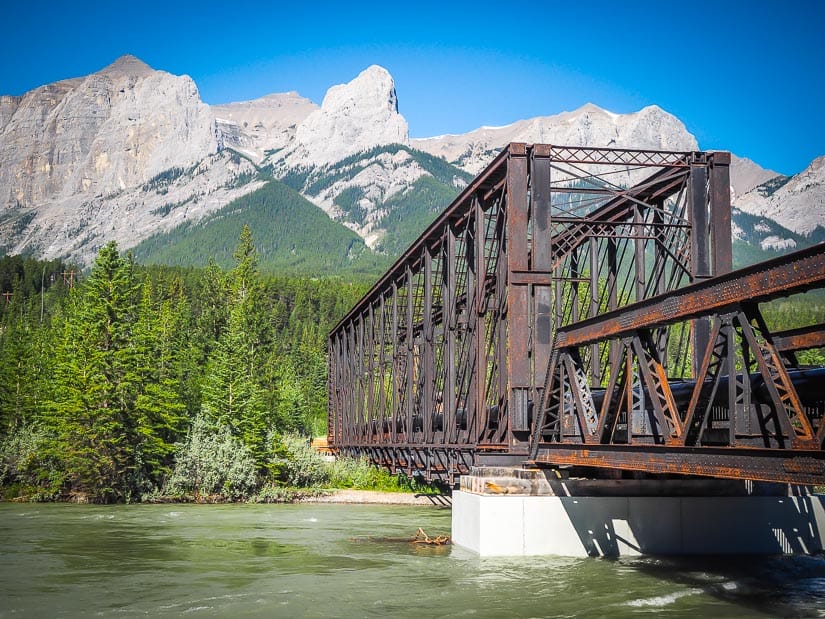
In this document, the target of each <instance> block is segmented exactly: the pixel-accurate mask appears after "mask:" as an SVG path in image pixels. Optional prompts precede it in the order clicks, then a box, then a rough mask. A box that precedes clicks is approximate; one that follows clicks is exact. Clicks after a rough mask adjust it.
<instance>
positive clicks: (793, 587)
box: [609, 555, 825, 617]
mask: <svg viewBox="0 0 825 619" xmlns="http://www.w3.org/2000/svg"><path fill="white" fill-rule="evenodd" d="M609 560H616V559H609ZM621 562H622V564H623V565H627V566H628V567H631V568H632V569H634V570H635V571H638V572H639V573H641V574H645V575H648V576H650V577H653V578H656V579H660V580H663V581H668V582H670V583H675V584H678V585H680V586H682V587H687V588H688V591H690V592H695V593H702V594H704V595H708V596H711V597H713V598H716V599H718V600H719V601H721V602H725V603H728V604H732V605H736V606H739V607H741V608H742V609H743V615H745V614H750V613H751V612H752V613H754V614H759V615H762V616H765V615H767V616H773V617H821V616H823V613H824V612H825V557H823V556H822V555H819V556H801V555H784V556H783V555H779V556H753V555H724V556H692V557H634V558H624V559H621ZM745 610H747V611H750V612H748V613H746V612H744V611H745Z"/></svg>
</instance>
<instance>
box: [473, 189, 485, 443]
mask: <svg viewBox="0 0 825 619" xmlns="http://www.w3.org/2000/svg"><path fill="white" fill-rule="evenodd" d="M474 210H475V234H474V238H473V242H474V243H475V248H474V250H473V255H474V259H475V265H474V269H473V275H474V276H475V284H474V290H475V298H474V299H473V313H474V314H475V325H474V326H475V328H474V330H473V347H474V351H475V373H474V378H475V381H474V383H473V386H474V387H475V394H474V398H475V402H474V403H475V410H474V414H473V434H472V435H471V437H470V440H471V441H472V442H473V443H476V442H478V441H479V440H480V438H481V434H482V431H483V430H484V427H483V423H484V421H485V420H486V418H487V410H486V409H487V318H486V305H487V302H486V299H485V282H486V279H487V258H486V256H485V245H486V239H487V226H486V222H485V215H484V206H483V205H482V203H481V200H479V199H478V198H476V200H475V205H474Z"/></svg>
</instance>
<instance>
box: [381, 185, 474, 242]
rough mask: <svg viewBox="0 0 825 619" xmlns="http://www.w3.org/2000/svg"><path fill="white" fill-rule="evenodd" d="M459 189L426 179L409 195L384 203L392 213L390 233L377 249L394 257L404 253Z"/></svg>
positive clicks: (387, 222)
mask: <svg viewBox="0 0 825 619" xmlns="http://www.w3.org/2000/svg"><path fill="white" fill-rule="evenodd" d="M456 195H458V189H457V188H455V187H452V186H448V185H445V184H444V183H442V182H439V181H438V180H437V179H435V178H433V177H432V176H422V177H421V178H419V179H418V180H417V181H415V183H413V186H412V188H411V189H410V191H408V192H404V193H403V194H399V195H395V196H393V197H392V198H390V199H389V200H388V201H387V202H385V203H384V205H383V208H386V209H388V210H389V215H387V217H386V218H385V219H384V222H383V225H384V227H385V228H386V230H387V233H386V235H385V236H384V237H382V239H381V241H380V243H379V245H378V247H377V249H378V250H380V251H383V252H385V253H387V254H389V255H391V256H397V255H399V254H400V253H401V252H403V251H404V250H405V249H406V248H407V247H408V246H409V245H410V244H412V242H413V241H415V239H417V238H418V237H419V236H420V235H421V233H422V232H423V231H424V229H425V228H426V227H427V226H428V225H429V224H430V223H432V221H433V220H434V219H435V218H436V217H437V216H438V215H439V213H441V211H443V210H444V208H446V207H447V205H449V204H450V202H452V201H453V199H454V198H455V197H456Z"/></svg>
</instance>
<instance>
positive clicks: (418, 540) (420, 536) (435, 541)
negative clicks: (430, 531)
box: [410, 527, 450, 546]
mask: <svg viewBox="0 0 825 619" xmlns="http://www.w3.org/2000/svg"><path fill="white" fill-rule="evenodd" d="M410 541H411V542H412V543H413V544H427V545H429V546H445V545H446V544H449V543H450V538H449V537H447V536H446V535H436V536H435V537H430V536H429V535H427V534H426V533H424V529H422V528H421V527H418V532H417V533H416V534H415V537H413V538H412V539H411V540H410Z"/></svg>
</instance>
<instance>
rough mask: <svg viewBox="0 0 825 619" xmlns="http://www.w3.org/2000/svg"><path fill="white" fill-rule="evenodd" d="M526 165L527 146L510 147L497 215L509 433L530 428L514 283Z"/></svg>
mask: <svg viewBox="0 0 825 619" xmlns="http://www.w3.org/2000/svg"><path fill="white" fill-rule="evenodd" d="M527 163H528V161H527V145H526V144H510V156H509V158H508V161H507V202H506V205H505V207H504V209H502V211H501V212H500V214H499V216H500V217H504V218H505V222H506V226H505V229H504V230H503V231H502V235H503V236H504V237H505V238H504V239H502V242H503V244H506V245H505V246H506V255H505V256H503V258H504V259H506V275H505V277H506V281H505V282H499V289H500V290H502V291H504V290H506V295H507V322H508V323H509V325H507V324H506V323H504V321H502V327H505V326H506V327H507V329H506V331H505V332H504V333H506V341H505V339H504V338H500V339H499V343H498V344H499V346H500V347H502V349H503V354H502V355H501V357H503V358H504V359H506V364H504V363H500V364H499V373H500V374H499V376H500V377H501V378H506V381H503V382H504V385H505V386H504V390H505V391H506V393H504V394H503V395H504V397H505V398H506V400H507V402H506V405H507V412H508V416H509V420H508V422H509V423H508V425H509V427H510V429H511V430H513V429H516V430H528V429H529V428H530V426H529V423H528V421H527V408H528V404H527V401H528V398H529V393H530V388H531V387H532V385H533V380H532V373H531V372H530V353H529V349H528V344H529V338H530V332H529V325H528V317H529V315H530V308H529V300H530V299H529V288H528V284H527V282H525V281H519V283H516V280H517V279H518V275H519V274H526V273H527V271H528V268H529V262H528V255H527V253H528V248H527V228H528V207H527ZM505 209H506V210H505ZM502 266H505V265H502ZM499 320H501V318H500V319H499ZM502 330H503V329H502ZM504 333H502V335H503V334H504ZM503 372H506V373H507V374H506V377H505V376H502V375H501V373H503ZM502 422H503V420H502ZM508 442H509V443H510V444H515V443H516V442H518V441H517V440H516V439H514V438H513V437H512V436H511V437H508Z"/></svg>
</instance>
